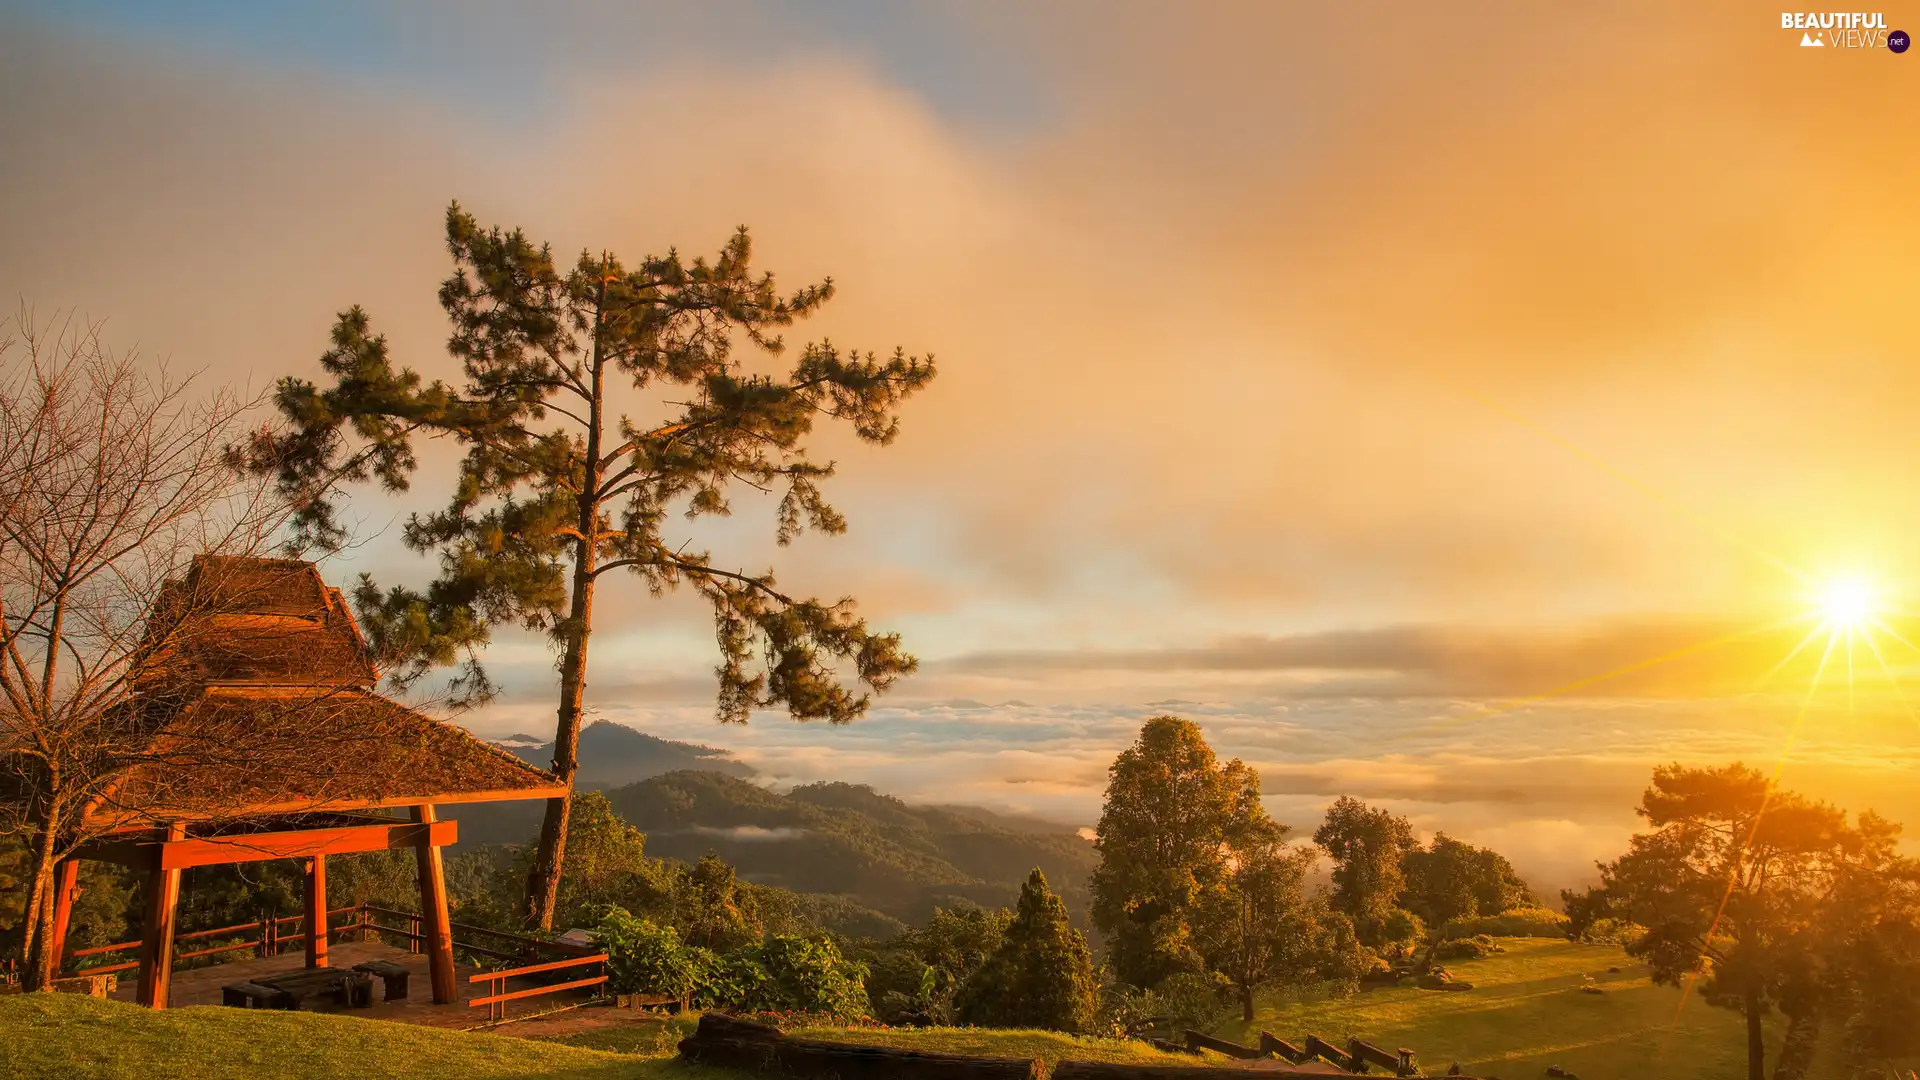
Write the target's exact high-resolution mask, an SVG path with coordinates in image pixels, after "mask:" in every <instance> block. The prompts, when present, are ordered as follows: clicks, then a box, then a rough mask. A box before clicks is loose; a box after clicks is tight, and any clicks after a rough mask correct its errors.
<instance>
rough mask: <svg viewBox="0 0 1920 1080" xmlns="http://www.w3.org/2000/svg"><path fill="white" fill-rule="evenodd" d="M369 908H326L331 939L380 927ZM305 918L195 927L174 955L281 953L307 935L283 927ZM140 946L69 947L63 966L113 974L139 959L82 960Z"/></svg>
mask: <svg viewBox="0 0 1920 1080" xmlns="http://www.w3.org/2000/svg"><path fill="white" fill-rule="evenodd" d="M368 910H369V908H368V906H367V905H364V904H362V905H356V906H354V907H343V908H336V909H334V910H333V911H329V912H327V936H328V938H329V939H331V938H332V937H333V935H335V934H350V933H356V932H365V931H369V930H376V929H381V928H380V927H376V926H374V925H373V924H372V923H371V922H370V921H369V920H368V918H367V912H368ZM341 915H351V916H353V921H352V922H344V923H336V922H335V921H334V919H335V917H336V916H341ZM305 919H306V916H304V915H283V916H281V917H279V918H273V919H266V918H263V919H260V920H258V921H255V922H250V923H236V924H234V925H232V926H219V927H215V928H213V929H211V930H195V931H192V932H190V933H185V934H176V935H174V939H173V943H174V944H173V947H174V953H173V959H174V962H175V963H179V962H180V961H182V960H195V959H199V958H201V957H205V956H216V955H219V954H221V953H231V952H240V951H242V950H251V951H252V952H253V953H254V955H256V956H261V957H267V956H278V955H279V954H280V951H281V950H282V949H284V948H286V947H287V946H289V945H294V944H298V943H300V942H303V941H305V940H306V939H307V932H306V931H305V930H299V931H296V932H294V933H286V932H283V931H282V929H281V928H282V927H285V926H292V925H294V924H298V923H301V922H303V921H305ZM238 934H245V935H249V936H247V937H243V938H241V939H240V940H237V941H228V942H226V943H224V944H214V945H209V946H207V947H204V948H193V947H191V943H193V942H199V941H206V940H208V939H217V938H222V937H233V936H234V935H238ZM139 948H140V942H139V941H138V940H135V941H121V942H117V943H115V944H112V945H96V946H94V947H93V948H90V949H73V950H70V951H68V953H67V955H66V957H65V961H66V963H65V964H64V965H63V966H64V967H67V968H69V969H70V972H69V973H70V974H74V975H110V974H112V973H114V972H116V971H130V970H132V969H134V968H137V967H139V966H140V962H139V961H138V960H122V961H118V962H109V963H99V964H82V963H80V961H82V960H85V959H86V958H88V957H95V956H98V957H111V956H112V955H113V954H114V953H120V952H126V951H129V950H138V949H139Z"/></svg>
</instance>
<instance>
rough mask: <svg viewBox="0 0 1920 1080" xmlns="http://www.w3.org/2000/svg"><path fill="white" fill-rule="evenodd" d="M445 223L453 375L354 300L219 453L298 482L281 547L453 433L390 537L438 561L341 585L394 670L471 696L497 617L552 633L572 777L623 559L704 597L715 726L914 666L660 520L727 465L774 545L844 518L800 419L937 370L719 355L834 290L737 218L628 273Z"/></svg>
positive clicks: (557, 824) (871, 436) (887, 436)
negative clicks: (756, 369)
mask: <svg viewBox="0 0 1920 1080" xmlns="http://www.w3.org/2000/svg"><path fill="white" fill-rule="evenodd" d="M446 236H447V247H448V249H449V251H450V252H451V253H452V255H453V261H454V273H453V276H452V277H450V278H448V279H447V280H446V282H445V283H444V284H443V285H442V286H441V288H440V303H441V306H442V307H444V308H445V309H446V312H447V315H448V317H449V318H450V320H451V321H452V324H453V333H452V336H451V337H450V338H449V340H448V343H447V348H448V351H449V352H450V353H451V354H452V356H453V357H454V358H455V359H456V360H458V361H460V363H461V365H462V367H463V369H464V375H465V378H464V382H463V384H462V385H459V386H452V385H448V384H447V383H443V382H439V381H434V382H431V383H429V382H426V381H425V380H423V379H422V377H421V376H420V375H419V374H417V373H416V372H415V371H413V370H412V369H411V368H406V367H396V366H395V365H394V363H393V361H392V359H391V358H390V356H389V355H388V347H387V342H386V339H385V338H384V337H381V336H380V335H378V334H375V333H374V332H373V329H372V323H371V320H370V319H369V318H368V316H367V313H366V312H365V311H363V310H361V309H360V308H358V307H355V308H352V309H350V310H348V311H346V312H343V313H342V314H341V315H340V318H339V321H338V323H336V325H335V326H334V329H333V338H332V347H331V348H330V349H329V350H328V351H327V352H326V353H325V354H324V355H323V356H322V357H321V359H320V363H321V366H322V367H323V368H324V369H325V371H326V373H327V376H328V377H329V379H330V380H331V385H328V386H325V387H321V386H317V385H315V384H314V383H312V382H309V381H307V380H306V379H303V378H298V377H292V376H289V377H287V378H284V379H282V380H281V381H280V385H279V391H278V395H277V399H276V400H277V404H278V406H279V409H280V411H281V413H282V414H283V415H284V417H285V419H286V421H287V424H286V427H285V429H284V430H282V431H279V432H274V431H263V432H261V433H260V434H258V435H257V436H256V437H255V438H254V439H253V440H252V442H250V443H249V444H248V445H247V446H245V447H242V448H237V449H236V451H235V455H234V456H235V458H236V460H237V461H239V462H240V463H242V464H244V465H246V466H247V467H249V468H252V469H253V470H255V471H257V472H261V473H266V474H271V475H273V476H274V477H275V478H276V479H277V480H278V483H279V485H280V489H281V491H282V492H283V493H284V494H285V495H287V496H288V497H289V498H291V499H292V500H293V502H294V504H295V506H296V508H297V511H296V519H295V524H296V535H295V537H294V542H295V543H301V544H306V545H309V546H313V547H319V548H322V549H332V548H338V547H339V546H340V545H341V544H343V543H344V542H345V541H346V539H347V536H346V532H345V529H344V528H343V527H342V526H341V524H340V523H339V520H338V517H337V512H336V507H335V499H336V498H337V496H338V492H339V488H340V485H341V484H342V483H344V482H354V481H366V480H378V481H379V482H380V484H381V485H382V486H383V487H385V488H386V489H388V490H390V491H403V490H406V489H407V487H408V485H409V482H410V480H411V477H412V474H413V472H414V469H415V466H416V464H417V462H416V459H415V456H414V441H413V440H414V439H415V437H417V436H424V437H445V438H448V439H450V440H452V441H453V442H454V443H455V444H457V445H458V446H460V447H461V448H462V449H463V450H464V452H465V456H464V458H463V459H462V461H461V463H460V469H459V474H458V477H457V479H456V480H455V482H454V484H453V489H452V492H451V494H450V497H449V499H448V501H447V503H446V505H445V507H444V509H441V510H439V511H436V512H432V513H424V514H416V515H414V516H413V517H411V518H410V519H409V520H408V522H407V526H406V530H405V533H404V539H405V541H406V543H407V545H408V546H409V547H411V548H413V549H414V550H416V551H420V552H422V553H433V554H436V555H437V556H438V557H439V562H440V575H439V577H438V579H437V580H435V581H434V582H433V583H432V584H431V585H430V586H428V587H427V588H426V589H425V590H414V589H409V588H404V587H402V588H393V589H389V590H386V591H382V590H381V589H380V588H378V587H377V586H375V585H374V583H373V582H372V581H371V580H369V579H367V578H364V577H363V578H362V579H361V583H360V586H359V588H358V589H357V590H356V591H355V603H356V606H357V607H358V609H359V613H360V616H361V618H362V621H363V625H364V626H365V628H366V631H367V634H368V636H369V638H370V639H371V640H372V641H373V643H374V644H375V646H376V647H377V648H378V649H379V650H380V651H381V653H382V654H383V655H386V656H389V657H397V658H398V663H397V664H396V666H395V668H394V671H393V673H392V674H393V676H394V677H395V678H396V679H397V680H398V681H400V682H401V683H405V682H408V681H411V680H414V679H418V678H420V677H421V676H422V675H424V674H425V673H426V672H428V671H430V670H432V669H433V668H436V667H439V666H442V665H447V664H453V663H461V662H463V668H462V671H461V673H460V674H459V675H458V676H457V677H456V678H455V679H454V681H453V686H452V690H453V693H454V694H455V695H456V697H457V698H458V699H461V700H482V699H484V698H485V697H487V696H488V695H489V694H490V693H491V691H492V686H491V683H490V682H489V681H488V679H487V677H486V673H485V671H484V669H483V668H482V667H481V666H480V665H479V663H478V660H477V650H478V649H479V648H480V647H481V646H482V645H484V644H485V643H486V641H487V640H488V631H489V628H490V627H492V626H494V625H497V624H501V623H514V624H519V625H522V626H525V627H528V628H530V629H538V630H543V631H545V632H546V633H548V634H549V635H550V636H551V638H552V640H553V642H554V644H555V646H556V648H557V649H558V651H559V653H560V662H559V673H560V679H559V687H558V692H559V707H558V711H557V715H556V722H555V733H554V756H553V770H554V773H555V774H556V775H557V776H558V777H559V778H560V780H561V781H562V782H563V783H566V784H569V785H571V783H572V781H573V776H574V772H575V770H576V769H577V768H578V764H579V763H578V760H577V754H578V745H579V732H580V718H581V710H582V704H583V700H584V695H585V690H586V682H587V644H588V635H589V633H590V631H591V629H592V625H593V615H594V594H595V589H596V586H597V584H598V583H599V582H600V580H601V579H602V578H604V577H606V576H607V575H609V574H613V573H617V572H620V571H625V572H627V573H629V574H632V575H634V576H636V577H638V578H639V579H640V581H641V582H642V583H643V584H644V585H645V586H646V588H647V589H648V591H649V592H651V593H652V594H654V595H656V596H657V595H660V594H662V593H664V592H666V591H668V590H671V589H676V588H678V587H680V586H681V585H688V586H691V587H692V588H693V589H695V590H696V591H698V592H699V593H700V594H701V595H702V596H703V597H704V598H705V599H706V600H707V601H708V602H709V603H710V604H711V606H712V608H713V612H714V619H715V625H716V629H717V634H718V638H719V644H720V653H721V657H720V665H719V667H718V668H717V669H716V673H717V674H718V676H719V684H720V685H719V701H718V712H719V716H720V718H721V719H722V720H728V721H737V722H738V721H745V719H746V718H747V715H748V713H749V712H750V711H751V710H753V709H757V708H770V707H774V706H778V705H784V706H785V707H786V708H787V710H788V712H789V713H790V714H791V715H792V716H793V717H794V718H795V719H798V720H811V719H825V720H828V721H831V722H834V723H843V722H845V721H848V720H851V719H853V718H855V717H856V716H859V715H860V714H861V713H862V712H863V711H864V710H865V709H866V707H867V704H868V700H869V698H868V695H867V694H866V693H856V692H853V691H851V690H849V689H847V688H846V687H845V686H844V685H842V683H841V682H840V680H839V677H838V675H837V670H839V666H841V665H843V666H844V668H845V669H848V670H850V671H851V673H852V674H854V675H855V676H857V677H858V679H859V680H860V681H861V682H862V683H864V684H865V685H866V686H867V687H869V688H871V689H872V690H873V691H876V692H878V691H884V690H885V689H886V688H887V687H888V686H889V685H890V684H891V683H892V682H893V681H894V680H895V679H896V678H898V677H899V676H900V675H902V674H905V673H907V672H910V671H912V670H913V668H914V660H913V658H912V657H911V656H908V655H907V654H905V653H903V652H902V651H901V650H900V648H899V638H898V635H893V634H877V633H872V632H869V631H868V629H867V627H866V624H865V623H864V622H863V621H862V620H861V619H860V618H859V617H858V616H857V615H856V613H855V610H854V605H853V602H852V600H850V599H843V600H840V601H839V602H837V603H823V602H820V601H818V600H812V599H801V598H796V597H793V596H789V595H787V594H786V593H783V592H781V591H780V590H779V589H778V588H777V587H776V584H775V581H774V577H773V575H772V573H771V572H767V573H749V572H746V571H735V570H726V569H722V568H720V567H718V566H715V565H714V564H713V560H712V558H711V557H710V555H709V554H708V553H706V552H703V551H698V550H690V549H689V546H688V543H687V542H686V541H685V540H682V539H676V538H674V537H672V536H670V535H668V531H667V524H668V515H669V514H670V513H671V512H673V511H676V510H678V511H681V512H683V513H684V514H685V515H686V516H687V517H698V516H701V515H708V514H720V515H724V514H727V513H728V512H729V510H730V509H731V507H730V504H729V502H728V498H727V490H728V487H729V486H730V484H731V483H732V482H733V481H736V480H737V481H740V482H741V483H744V484H747V485H749V486H752V487H754V488H757V489H759V490H762V491H772V490H775V489H780V490H781V491H782V494H781V497H780V500H779V504H778V511H777V521H778V527H777V530H776V536H777V539H778V540H779V542H780V543H782V544H786V543H788V542H790V541H792V540H793V539H794V538H795V537H797V536H798V535H800V533H802V532H803V531H805V530H806V529H808V528H812V529H815V530H818V531H821V532H825V533H838V532H842V531H844V529H845V527H846V523H845V521H844V519H843V518H842V517H841V516H840V514H839V513H838V512H836V511H835V510H834V509H833V507H832V506H830V505H829V504H828V503H827V502H826V500H825V498H824V496H823V494H822V492H821V489H820V482H821V481H822V480H824V479H825V478H827V477H829V476H831V475H832V474H833V471H834V466H833V463H832V462H828V461H820V460H816V459H815V458H813V457H811V456H810V455H809V454H808V452H807V449H806V447H805V445H804V444H805V440H806V437H807V436H808V434H809V433H810V432H811V430H812V428H813V425H814V422H815V420H816V419H817V418H819V417H823V416H824V417H831V418H833V419H837V420H841V421H844V422H846V423H847V425H848V426H849V427H851V428H852V430H853V433H854V434H855V435H856V436H857V437H859V438H860V439H862V440H865V441H867V442H870V443H875V444H881V445H884V444H886V443H888V442H891V441H892V439H893V437H894V435H895V433H896V431H897V420H896V418H895V410H896V408H897V407H898V405H899V404H900V402H901V401H902V400H903V399H904V398H906V397H907V396H908V395H910V394H912V393H914V392H915V391H917V390H919V389H920V388H922V387H924V386H925V385H926V384H927V383H928V382H929V381H930V380H931V379H932V378H933V374H934V369H933V364H932V361H931V360H929V359H922V358H917V357H909V356H907V355H906V354H905V353H904V352H901V351H898V350H896V351H895V352H894V354H893V356H892V357H890V358H888V359H885V360H877V359H875V357H874V356H873V355H872V354H871V353H869V354H859V353H852V352H843V351H841V350H839V349H837V348H835V347H834V346H833V345H831V344H829V343H825V342H822V343H820V344H814V345H808V346H807V347H806V348H805V349H803V350H802V351H801V353H800V356H799V357H798V359H797V360H796V361H795V362H794V363H793V365H792V367H791V369H790V371H789V372H788V373H787V374H786V375H784V376H783V377H774V376H767V375H761V374H753V373H750V372H749V371H747V370H746V369H745V367H744V366H743V365H742V364H741V363H739V362H737V361H736V360H735V359H734V357H733V355H732V346H733V345H734V344H735V342H736V341H745V342H749V343H751V344H753V345H755V346H758V347H759V348H760V349H762V350H763V351H765V352H766V353H768V354H770V355H771V354H778V353H779V352H780V351H781V349H782V340H781V338H780V337H779V336H778V331H779V330H780V329H781V328H782V327H785V326H787V325H788V324H790V323H792V322H793V321H794V320H796V319H800V318H804V317H806V316H808V315H811V314H812V313H813V312H815V311H816V310H818V309H819V308H820V306H821V305H822V304H824V303H826V302H827V300H828V299H829V298H830V297H831V296H832V295H833V286H832V282H831V281H830V280H829V281H826V282H823V283H821V284H818V285H812V286H808V287H805V288H802V289H800V290H799V291H797V292H794V293H792V294H790V295H787V296H782V295H780V294H779V293H778V292H776V291H775V289H774V284H773V278H772V275H770V274H758V275H756V274H755V272H754V271H753V269H752V267H751V254H752V251H751V246H750V244H749V242H748V239H747V233H746V230H745V229H741V230H740V231H739V232H738V233H737V234H736V235H735V236H734V237H733V238H732V240H730V241H729V242H728V243H727V245H726V247H725V248H724V249H723V250H722V251H721V252H720V255H719V257H718V258H717V259H716V260H715V261H713V262H712V263H709V262H707V261H706V260H705V259H695V260H694V261H693V263H692V264H691V265H689V264H686V263H684V262H682V260H681V258H680V256H679V255H678V253H676V252H673V251H669V252H668V253H667V254H666V255H665V256H664V257H648V258H646V259H643V260H641V262H640V263H639V264H638V265H637V266H632V267H629V266H627V265H625V264H623V263H622V262H620V261H619V260H618V259H616V258H614V257H613V256H612V255H610V254H607V253H605V252H602V253H601V254H599V255H590V254H587V253H584V252H583V253H582V254H581V256H580V258H579V260H578V261H577V262H576V263H575V264H574V266H573V267H572V268H571V269H562V268H561V267H560V266H559V265H557V264H556V263H555V261H554V258H553V254H552V251H551V249H550V248H548V247H545V246H536V245H535V244H533V243H532V242H531V241H529V240H528V239H527V238H526V237H525V236H524V235H523V234H522V233H520V232H519V231H517V230H516V231H514V232H511V233H508V232H502V231H501V230H500V229H498V228H495V229H483V228H481V227H480V225H479V223H478V222H477V221H476V220H475V219H474V218H473V216H472V215H470V214H467V213H465V212H463V211H462V210H461V209H460V208H459V206H458V204H455V205H454V206H452V207H450V208H449V209H448V211H447V217H446ZM756 653H758V654H759V655H761V656H763V657H764V658H765V664H764V668H763V669H761V670H758V671H754V670H751V669H752V668H753V667H754V659H755V655H756ZM569 811H570V801H569V800H568V799H566V798H560V799H555V800H553V801H552V802H550V803H549V804H548V807H547V814H546V819H545V821H544V823H543V824H542V827H541V832H540V841H539V849H538V853H537V856H536V858H535V859H534V860H533V864H532V867H531V868H530V871H529V874H528V879H527V888H526V893H527V896H526V905H527V906H526V912H525V917H526V921H527V923H528V924H529V925H530V926H533V927H539V928H545V927H547V926H550V925H551V923H552V918H553V911H554V906H555V903H556V901H557V890H558V885H559V880H560V868H561V865H562V860H563V857H564V850H565V841H566V833H567V817H568V814H569Z"/></svg>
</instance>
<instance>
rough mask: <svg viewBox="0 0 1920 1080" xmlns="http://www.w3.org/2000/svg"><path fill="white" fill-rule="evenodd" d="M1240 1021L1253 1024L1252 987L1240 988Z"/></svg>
mask: <svg viewBox="0 0 1920 1080" xmlns="http://www.w3.org/2000/svg"><path fill="white" fill-rule="evenodd" d="M1240 1019H1242V1020H1244V1021H1246V1022H1247V1023H1249V1024H1251V1023H1253V987H1251V986H1242V987H1241V988H1240Z"/></svg>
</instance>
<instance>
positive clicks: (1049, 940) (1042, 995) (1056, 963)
mask: <svg viewBox="0 0 1920 1080" xmlns="http://www.w3.org/2000/svg"><path fill="white" fill-rule="evenodd" d="M1099 990H1100V983H1099V979H1098V978H1096V977H1095V975H1094V972H1093V954H1092V952H1091V951H1090V950H1088V948H1087V940H1086V938H1084V937H1082V936H1081V935H1080V931H1078V930H1075V929H1074V928H1073V927H1072V925H1071V924H1069V922H1068V921H1067V905H1066V904H1064V903H1062V902H1061V900H1060V898H1059V897H1058V896H1055V895H1054V894H1053V891H1052V890H1050V889H1048V888H1047V878H1046V875H1044V874H1042V873H1041V872H1040V871H1039V870H1037V869H1036V870H1035V871H1034V872H1033V873H1032V874H1031V875H1030V876H1029V877H1028V878H1027V883H1026V884H1025V885H1023V886H1021V888H1020V904H1019V906H1018V907H1017V908H1016V909H1015V911H1014V915H1013V921H1012V922H1011V923H1009V924H1008V925H1007V932H1006V938H1005V940H1004V941H1003V942H1002V943H1001V945H1000V948H999V949H998V950H996V951H995V952H994V954H993V955H992V956H990V957H988V958H987V961H986V963H984V964H982V965H980V967H979V969H978V970H976V971H975V972H974V973H973V974H972V975H971V976H969V977H968V979H967V981H966V982H965V983H962V984H961V986H960V992H959V994H958V995H957V996H956V998H955V1000H954V1011H955V1013H956V1014H957V1015H958V1017H959V1019H960V1020H961V1022H963V1023H968V1024H978V1025H980V1026H982V1027H1037V1028H1047V1029H1050V1030H1053V1031H1065V1032H1074V1033H1077V1032H1083V1031H1087V1030H1089V1029H1090V1028H1091V1027H1092V1025H1093V1017H1094V1010H1095V1007H1096V1001H1097V998H1098V994H1099Z"/></svg>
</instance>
